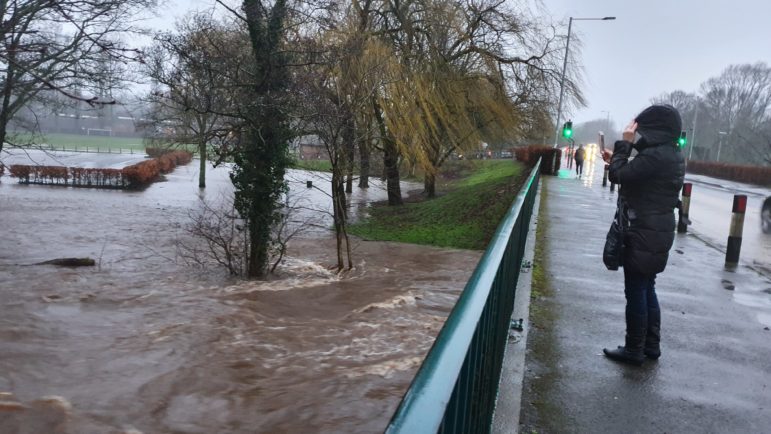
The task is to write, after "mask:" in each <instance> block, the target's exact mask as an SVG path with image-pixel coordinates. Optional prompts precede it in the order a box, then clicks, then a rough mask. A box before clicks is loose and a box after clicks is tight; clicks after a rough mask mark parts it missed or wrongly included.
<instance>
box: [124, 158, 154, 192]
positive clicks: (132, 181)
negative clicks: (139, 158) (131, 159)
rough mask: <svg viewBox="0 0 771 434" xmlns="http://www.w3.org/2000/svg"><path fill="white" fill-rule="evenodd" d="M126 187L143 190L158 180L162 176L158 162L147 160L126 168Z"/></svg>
mask: <svg viewBox="0 0 771 434" xmlns="http://www.w3.org/2000/svg"><path fill="white" fill-rule="evenodd" d="M122 172H123V177H124V179H125V184H126V187H128V188H142V187H145V186H147V185H149V184H151V183H152V182H153V181H155V180H156V179H158V177H159V176H160V175H161V169H160V165H159V164H158V160H147V161H143V162H141V163H137V164H133V165H131V166H126V167H124V168H123V170H122Z"/></svg>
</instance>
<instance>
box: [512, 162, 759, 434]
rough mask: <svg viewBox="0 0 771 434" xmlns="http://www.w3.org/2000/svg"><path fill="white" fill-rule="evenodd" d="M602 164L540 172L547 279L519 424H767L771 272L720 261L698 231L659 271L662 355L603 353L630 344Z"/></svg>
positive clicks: (574, 428)
mask: <svg viewBox="0 0 771 434" xmlns="http://www.w3.org/2000/svg"><path fill="white" fill-rule="evenodd" d="M597 167H598V168H600V167H601V165H600V164H598V165H597ZM600 170H601V169H599V170H595V171H594V173H593V174H592V175H590V176H586V175H585V176H584V179H582V180H577V179H574V177H573V176H572V175H570V176H567V177H565V178H556V177H549V178H547V179H545V180H544V184H543V190H544V193H543V194H544V195H543V197H542V201H541V207H542V208H543V211H542V212H543V213H544V214H542V216H543V217H545V220H546V225H547V226H546V228H545V236H544V237H543V238H542V239H539V244H540V247H541V248H542V249H544V252H545V256H546V260H545V264H536V266H539V265H540V266H545V271H546V276H547V279H548V289H547V290H546V291H545V293H544V294H541V295H540V296H539V297H538V298H537V299H535V300H534V301H533V302H532V303H533V307H532V308H531V310H530V312H531V317H530V318H529V323H528V325H529V326H530V329H529V338H528V343H527V347H528V349H527V369H526V372H525V386H524V390H523V397H522V403H521V415H520V416H521V419H520V432H524V433H531V432H537V433H539V434H542V433H565V432H576V433H600V432H601V433H637V432H639V433H691V432H698V433H760V432H769V429H770V428H769V427H771V330H769V329H770V328H771V278H769V276H767V275H763V274H760V273H758V272H756V271H755V270H753V269H750V268H748V267H747V266H746V265H742V266H740V267H739V269H738V270H736V271H735V272H727V271H724V270H723V262H724V254H723V253H722V252H720V251H719V250H718V249H716V248H714V247H711V246H709V245H707V244H706V243H705V242H703V241H702V240H701V239H699V238H697V237H695V236H693V235H678V236H677V237H676V240H675V245H674V247H673V248H672V251H671V255H670V261H669V265H668V267H667V270H666V271H665V272H664V273H662V274H660V275H659V277H658V279H657V285H656V287H657V293H658V295H659V301H660V303H661V308H662V353H663V355H662V357H661V359H660V360H659V361H657V362H652V361H646V363H645V364H644V365H643V366H642V367H631V366H625V365H620V364H617V363H614V362H612V361H610V360H608V359H606V358H605V357H604V356H603V355H602V348H603V347H610V348H612V347H614V346H615V345H619V344H623V339H624V293H623V274H622V272H621V271H617V272H611V271H607V270H606V269H605V267H604V265H603V264H602V256H601V254H602V249H603V245H604V240H605V234H606V233H607V230H608V227H609V224H610V221H611V219H612V217H613V213H614V210H615V203H616V195H615V194H611V193H609V192H608V189H603V188H602V186H601V176H602V174H601V173H600ZM539 224H540V223H539ZM766 253H768V252H766Z"/></svg>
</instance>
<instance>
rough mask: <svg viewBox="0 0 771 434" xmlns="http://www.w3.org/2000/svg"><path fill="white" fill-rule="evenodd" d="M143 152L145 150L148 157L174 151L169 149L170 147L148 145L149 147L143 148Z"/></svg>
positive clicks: (155, 156) (156, 156)
mask: <svg viewBox="0 0 771 434" xmlns="http://www.w3.org/2000/svg"><path fill="white" fill-rule="evenodd" d="M145 152H147V155H148V156H149V157H150V158H158V157H160V156H161V155H164V154H169V153H172V152H174V150H173V149H170V148H153V147H150V148H145Z"/></svg>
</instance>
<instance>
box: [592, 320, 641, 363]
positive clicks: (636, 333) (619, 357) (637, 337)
mask: <svg viewBox="0 0 771 434" xmlns="http://www.w3.org/2000/svg"><path fill="white" fill-rule="evenodd" d="M646 317H647V315H636V314H633V313H630V312H627V313H626V345H624V346H623V347H622V346H619V347H618V348H616V349H615V350H609V349H607V348H604V349H603V350H602V351H603V352H604V353H605V356H607V357H608V358H609V359H611V360H615V361H617V362H621V363H628V364H630V365H636V366H640V365H642V362H643V360H645V355H644V353H643V348H644V347H645V335H646V333H647V328H648V327H647V326H648V324H647V321H646Z"/></svg>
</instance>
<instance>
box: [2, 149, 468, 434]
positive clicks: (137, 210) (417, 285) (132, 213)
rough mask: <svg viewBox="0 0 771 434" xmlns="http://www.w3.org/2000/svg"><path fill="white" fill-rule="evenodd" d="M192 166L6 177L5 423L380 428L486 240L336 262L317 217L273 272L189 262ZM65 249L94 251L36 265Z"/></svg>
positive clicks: (249, 429)
mask: <svg viewBox="0 0 771 434" xmlns="http://www.w3.org/2000/svg"><path fill="white" fill-rule="evenodd" d="M195 167H196V165H195V164H191V165H189V166H186V167H183V168H178V169H177V170H176V171H175V172H174V173H172V174H171V176H169V177H168V181H167V182H163V183H158V184H154V185H153V186H151V187H150V188H149V189H148V190H146V191H144V192H120V191H99V190H75V189H66V188H54V187H42V186H20V185H17V184H15V182H13V180H11V179H10V178H9V177H3V178H2V183H0V222H2V224H3V227H4V229H5V230H4V235H3V237H1V238H0V311H2V312H3V315H2V316H0V432H2V433H4V434H5V433H6V432H8V433H15V432H36V433H38V432H40V433H45V432H57V433H58V432H60V433H67V434H75V433H77V434H91V433H94V434H95V433H100V434H102V433H121V432H125V433H129V432H132V431H131V430H138V431H139V432H143V433H145V434H149V433H215V432H216V433H254V432H257V433H305V432H309V433H310V432H312V433H317V432H318V433H368V432H372V433H375V432H382V430H383V428H384V426H385V424H386V423H387V421H388V419H389V418H390V416H391V414H392V413H393V411H394V409H395V407H396V405H397V404H398V402H399V399H400V398H401V395H402V394H403V393H404V391H405V390H406V388H407V386H408V385H409V382H410V380H411V378H412V376H413V375H414V373H415V370H416V369H417V366H418V364H419V363H420V360H421V359H422V357H423V356H424V354H425V353H426V352H427V350H428V348H429V347H430V345H431V343H432V341H433V337H434V336H435V335H436V333H437V332H438V330H439V328H440V327H441V324H442V322H443V319H444V318H445V317H446V315H447V314H448V313H449V310H450V309H451V307H452V305H453V303H454V301H455V299H456V298H457V296H458V294H459V292H460V290H461V289H462V287H463V285H464V283H465V281H466V279H467V277H468V275H469V274H470V272H471V270H472V269H473V266H474V265H475V263H476V261H477V260H478V258H479V253H478V252H469V251H460V250H446V249H434V248H427V247H422V246H412V245H403V244H397V243H374V242H357V243H356V246H355V252H354V260H355V263H356V268H355V269H354V270H353V271H351V272H349V273H347V274H345V275H343V276H338V275H335V274H332V273H330V272H329V271H328V270H327V268H326V266H327V265H329V264H331V263H333V256H334V255H333V252H334V251H333V249H334V242H333V240H332V239H331V238H330V237H329V235H328V233H325V232H324V231H323V230H321V229H318V230H316V231H314V232H312V233H308V234H304V235H303V238H301V239H298V240H295V241H294V243H293V244H292V245H291V246H290V252H289V256H290V258H289V260H288V261H287V263H286V265H285V266H284V267H283V268H282V270H281V272H280V274H279V275H278V276H277V277H276V278H275V279H274V280H272V281H270V282H242V283H238V282H236V281H234V280H232V279H230V278H229V277H228V276H226V275H224V274H223V273H221V272H219V271H213V270H210V271H200V270H195V269H191V268H189V267H186V266H185V265H183V264H181V263H178V262H177V261H175V260H174V259H175V239H176V238H177V237H179V236H180V234H181V233H182V232H183V230H182V227H183V225H184V224H185V222H186V221H187V216H188V213H189V210H190V209H193V208H194V207H195V204H196V202H197V201H198V200H199V198H198V197H199V193H198V189H197V187H196V186H195V183H194V179H195V176H196V174H195ZM219 171H220V172H224V171H222V170H219ZM307 176H309V175H308V174H306V173H302V172H299V173H298V172H292V173H291V174H290V177H295V178H298V179H296V180H295V182H296V183H297V184H298V185H299V183H302V185H303V187H304V183H305V177H307ZM209 181H210V182H209V188H208V189H207V191H206V195H210V196H211V195H216V194H221V192H220V193H218V189H226V188H227V185H228V184H227V183H228V181H227V177H226V176H223V175H222V173H217V171H213V172H212V173H210V176H209ZM290 182H291V179H290ZM322 182H323V181H322V180H319V181H314V184H318V185H319V186H322V184H321V183H322ZM324 187H325V185H324ZM307 191H308V192H309V193H306V194H311V195H312V194H316V193H310V192H311V191H313V190H307ZM318 193H319V194H320V195H321V196H324V195H323V194H322V193H321V192H320V191H319V192H318ZM354 194H355V195H356V193H354ZM366 194H367V195H368V196H369V197H365V198H364V199H361V196H357V197H359V199H356V200H354V201H353V202H354V203H359V204H360V205H361V206H364V203H365V202H367V200H371V199H372V198H373V197H374V198H377V197H379V195H381V194H384V192H382V191H381V192H379V191H378V188H377V187H375V188H373V189H371V190H370V191H369V192H367V193H366ZM321 196H320V197H321ZM375 200H378V199H375ZM308 201H309V202H308V203H309V204H315V206H317V207H319V208H324V207H325V206H326V205H325V204H324V203H323V201H322V200H320V199H318V198H315V199H314V198H313V197H311V198H308ZM322 223H323V218H322ZM63 256H91V257H94V258H100V259H101V261H100V262H101V266H100V267H94V268H92V269H85V268H80V269H62V268H55V267H52V266H29V265H28V264H31V263H35V262H39V261H42V260H46V259H51V258H54V257H63ZM51 396H55V397H58V398H45V399H43V400H41V398H43V397H51ZM20 404H21V405H20ZM20 426H21V427H24V428H23V429H26V430H28V431H19V427H20ZM30 430H31V431H30ZM133 432H136V431H133Z"/></svg>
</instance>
